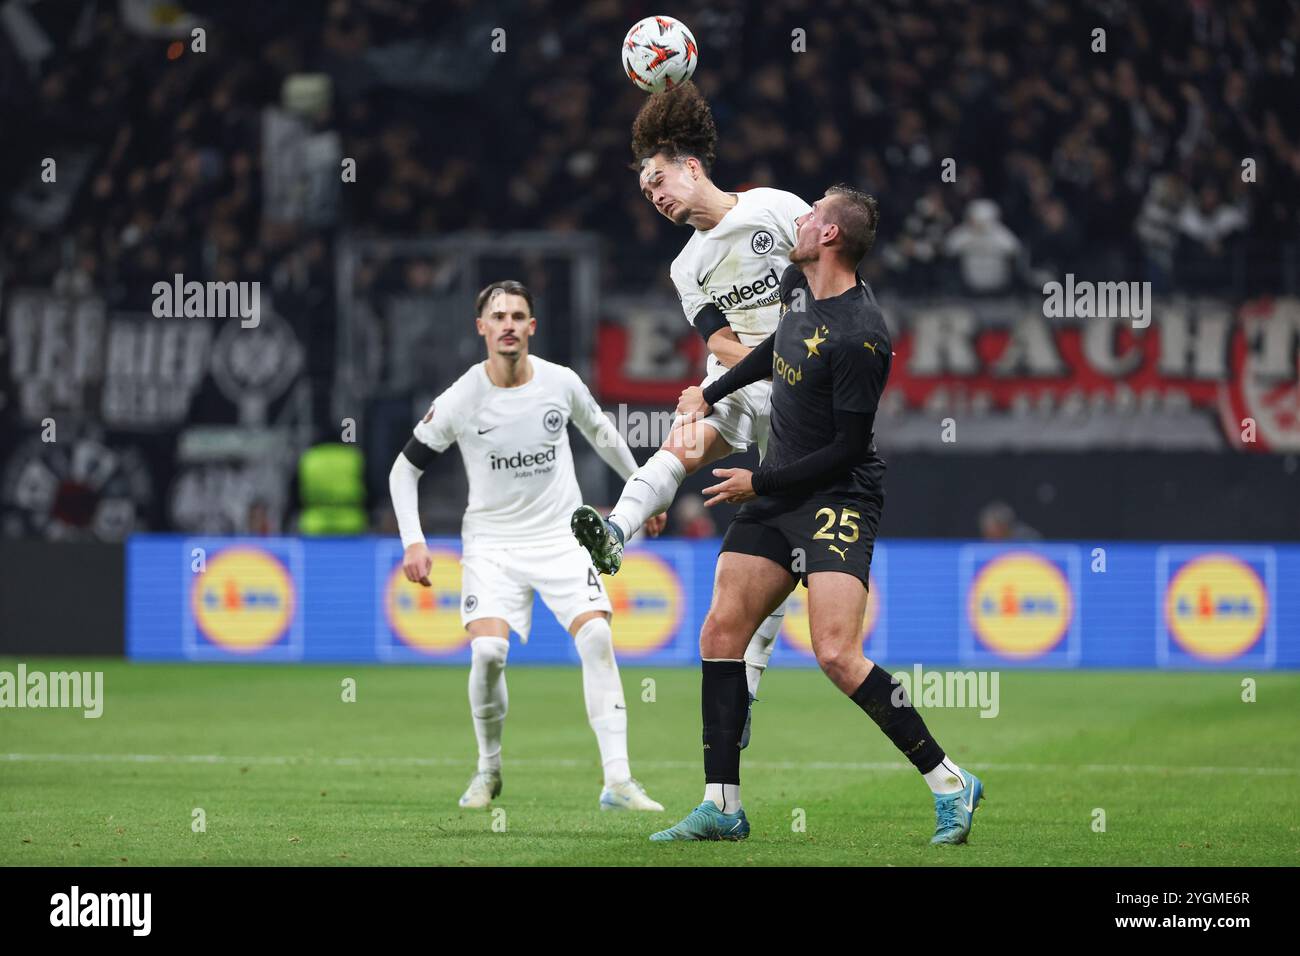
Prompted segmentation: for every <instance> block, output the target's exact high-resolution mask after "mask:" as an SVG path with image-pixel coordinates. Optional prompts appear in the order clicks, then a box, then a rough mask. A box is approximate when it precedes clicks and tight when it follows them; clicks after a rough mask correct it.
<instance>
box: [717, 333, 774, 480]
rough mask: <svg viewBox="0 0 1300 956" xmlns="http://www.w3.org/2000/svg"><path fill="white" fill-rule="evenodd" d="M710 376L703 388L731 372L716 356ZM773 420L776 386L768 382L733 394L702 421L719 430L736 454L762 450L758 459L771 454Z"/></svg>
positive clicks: (750, 386)
mask: <svg viewBox="0 0 1300 956" xmlns="http://www.w3.org/2000/svg"><path fill="white" fill-rule="evenodd" d="M707 369H708V372H707V374H706V375H705V377H704V381H703V382H701V383H700V387H704V386H705V385H708V384H710V383H712V382H714V381H716V380H717V379H719V378H721V377H722V376H723V375H725V374H726V372H727V368H726V367H725V366H724V365H723V364H722V363H721V362H719V361H718V360H717V359H716V358H714V357H713V356H712V355H710V356H709V361H708V365H707ZM771 420H772V383H771V381H769V380H767V379H764V380H763V381H760V382H753V383H752V384H750V385H746V386H745V387H744V388H742V389H740V390H738V391H735V392H732V393H731V394H730V395H728V396H727V397H726V398H724V399H722V400H721V401H720V402H718V404H716V405H714V406H713V411H711V412H709V414H708V415H706V416H705V417H704V418H702V419H700V421H702V422H705V423H707V424H709V425H711V426H713V428H715V429H716V430H717V432H718V434H719V435H721V436H722V438H723V440H724V441H725V442H726V443H727V444H728V445H730V446H731V448H732V450H733V451H735V452H744V451H746V450H748V448H749V446H750V445H757V446H758V456H759V458H763V457H764V456H766V454H767V436H768V431H769V429H770V425H771Z"/></svg>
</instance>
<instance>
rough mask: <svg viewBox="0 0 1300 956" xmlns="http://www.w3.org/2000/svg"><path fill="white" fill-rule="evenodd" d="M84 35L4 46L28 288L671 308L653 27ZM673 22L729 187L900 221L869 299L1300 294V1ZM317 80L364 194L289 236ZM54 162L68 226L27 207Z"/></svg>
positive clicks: (831, 1) (6, 104)
mask: <svg viewBox="0 0 1300 956" xmlns="http://www.w3.org/2000/svg"><path fill="white" fill-rule="evenodd" d="M72 6H75V5H67V4H57V3H49V4H45V3H41V2H38V3H35V4H33V5H31V6H30V7H29V8H28V9H29V14H30V17H31V19H32V21H33V22H34V23H35V25H36V26H37V27H38V28H39V30H40V31H42V33H43V35H44V37H45V38H46V39H47V40H48V43H47V44H46V45H45V48H44V49H42V47H41V44H39V43H37V44H35V45H33V44H32V43H31V41H30V35H28V37H27V39H26V40H24V39H23V35H22V32H21V31H15V30H14V29H13V28H12V26H10V28H8V29H0V47H2V48H3V49H0V61H3V63H4V66H3V67H0V120H3V126H4V128H5V129H6V132H7V133H8V135H6V136H5V142H6V146H7V149H6V154H7V155H6V156H4V157H3V159H0V164H3V172H4V173H5V176H4V180H3V182H4V184H5V185H3V186H0V189H3V190H6V193H5V194H4V195H3V201H4V203H5V206H6V209H7V214H6V216H5V225H4V226H3V229H2V230H0V273H2V274H4V275H5V276H6V281H7V282H11V283H19V284H44V283H54V282H55V281H56V280H57V281H58V282H60V283H64V284H68V283H71V284H72V286H73V287H76V286H77V285H79V284H80V285H88V286H92V287H95V288H97V289H101V290H104V291H106V292H107V293H108V294H109V296H110V299H111V300H119V301H121V300H124V299H129V298H130V297H131V291H132V290H134V289H139V288H140V287H141V286H143V287H144V288H145V289H147V288H148V285H149V284H150V283H152V281H154V280H156V279H157V278H158V277H159V276H167V275H170V274H172V273H174V272H189V273H199V274H204V275H208V276H211V277H214V278H219V279H227V278H235V277H241V278H252V277H261V278H262V279H263V280H264V281H266V280H273V281H275V282H277V283H290V284H296V285H297V286H299V287H302V286H308V285H311V284H313V283H321V284H323V285H326V286H328V285H329V283H330V279H329V265H330V261H329V255H328V242H329V241H330V239H331V238H332V236H333V235H334V232H335V230H336V229H338V228H340V227H346V228H349V229H352V230H358V231H363V232H371V233H382V234H446V233H450V232H454V231H457V230H463V229H484V230H504V229H550V230H579V229H582V230H592V231H595V232H597V233H600V234H601V235H602V236H604V237H606V240H607V243H606V248H607V249H608V254H609V263H608V264H609V267H610V271H609V272H608V273H607V274H606V282H607V284H608V285H610V286H617V287H620V288H623V289H626V288H629V287H631V288H634V289H636V288H644V287H646V286H647V285H648V284H650V283H655V282H661V283H662V282H665V281H666V268H665V265H666V263H667V262H668V261H669V260H670V259H671V258H672V256H673V255H674V254H675V253H676V251H677V249H678V248H679V247H680V244H681V242H682V240H683V238H684V236H683V235H682V234H680V233H677V232H675V231H674V230H670V229H666V228H664V226H663V224H662V223H661V222H659V221H658V219H657V215H656V214H655V213H654V211H653V210H652V209H651V207H650V206H649V205H648V204H647V203H645V202H644V200H643V199H642V198H641V197H640V195H639V193H638V192H637V190H636V188H635V178H634V176H633V175H632V173H631V172H630V171H629V166H630V161H631V155H630V153H629V150H628V140H629V126H630V122H631V119H632V117H633V116H634V114H635V111H636V109H637V106H638V104H639V102H640V100H641V97H642V95H643V94H641V93H640V92H639V91H637V90H636V89H635V88H634V87H633V86H632V85H631V84H630V83H629V82H628V81H627V80H626V78H625V77H624V76H623V74H622V73H621V71H620V69H619V64H618V59H617V57H618V43H619V41H620V40H621V38H622V35H623V33H624V31H625V30H626V29H627V27H628V26H630V25H631V23H632V22H633V21H634V19H635V18H636V17H638V16H641V15H644V14H647V13H652V12H656V11H655V10H651V9H650V8H649V7H646V6H645V5H643V4H639V3H637V4H626V3H618V2H614V0H595V2H590V3H584V4H581V5H571V4H563V5H557V4H553V3H546V2H543V0H526V2H499V3H495V4H493V3H486V4H485V3H478V2H472V0H450V2H449V0H439V2H437V3H407V2H398V0H331V2H329V3H328V4H325V5H323V6H322V7H321V13H320V16H319V17H318V18H317V19H315V20H312V19H311V18H308V17H304V16H302V14H301V10H300V9H299V8H296V6H295V5H293V4H286V5H267V4H261V3H259V4H250V3H244V2H238V0H236V2H224V0H187V2H186V3H185V4H184V7H185V9H186V10H187V11H188V12H189V13H190V14H192V15H194V16H195V17H197V18H198V22H200V23H203V24H205V25H206V28H207V50H206V52H204V53H194V52H192V51H191V50H190V49H189V48H188V47H185V48H184V49H183V50H182V51H180V54H179V55H177V56H175V58H171V57H170V56H169V55H167V53H166V50H167V44H166V42H165V41H163V40H160V39H159V38H158V37H157V36H155V35H149V34H148V33H146V32H143V31H141V30H140V29H138V27H137V26H136V25H135V24H134V23H133V22H132V21H131V19H130V18H129V17H128V16H127V15H126V14H127V8H128V7H129V6H130V4H129V3H126V2H124V3H122V4H121V5H120V6H117V5H113V4H99V5H98V6H94V5H91V6H89V7H86V8H81V9H80V10H73V9H71V7H72ZM643 8H644V9H643ZM674 12H675V13H677V14H680V15H681V16H682V18H683V19H684V20H686V21H687V22H688V25H689V26H690V27H691V28H692V29H693V30H694V32H695V34H696V36H697V39H698V41H699V45H700V48H701V62H700V67H699V71H698V75H697V81H698V83H699V85H700V86H701V88H702V90H703V91H704V93H705V94H706V96H707V97H708V98H709V100H710V102H711V103H712V105H713V107H714V111H715V115H716V119H717V123H718V128H719V137H720V141H719V151H718V163H717V168H716V171H715V172H716V178H717V179H718V181H719V182H720V183H723V184H728V185H732V186H734V187H743V186H745V185H754V184H768V183H770V184H775V185H780V186H781V187H783V188H786V189H790V190H792V191H795V192H798V193H800V194H802V195H804V196H806V197H809V198H812V197H814V196H816V195H819V194H820V192H821V190H822V189H823V188H824V187H825V186H826V185H828V184H829V183H830V182H832V181H837V180H843V181H848V182H851V183H853V184H855V185H857V186H859V187H862V188H865V189H867V190H869V191H870V192H872V193H874V194H875V195H876V196H878V197H879V199H880V202H881V207H882V224H881V229H880V237H879V241H878V249H877V254H876V255H875V256H874V257H872V259H871V261H870V264H869V270H870V273H871V274H872V276H873V277H875V278H877V279H879V280H880V281H882V282H885V283H888V284H889V285H890V286H891V287H896V288H898V289H900V290H904V291H906V290H917V291H921V290H934V289H945V290H952V291H957V290H962V289H965V290H967V291H970V292H974V293H998V292H1002V291H1006V290H1009V289H1015V288H1029V287H1033V286H1035V285H1037V284H1041V282H1042V281H1044V277H1045V276H1048V275H1060V274H1062V273H1064V272H1066V271H1072V272H1074V273H1076V274H1080V275H1089V274H1091V275H1097V276H1104V277H1108V278H1116V279H1118V278H1126V279H1150V280H1152V281H1153V282H1155V283H1157V288H1164V289H1168V288H1171V287H1177V288H1186V289H1192V290H1202V289H1213V290H1222V291H1226V292H1243V291H1250V292H1254V291H1267V290H1273V289H1279V288H1285V289H1290V290H1291V291H1296V289H1297V288H1298V287H1300V278H1298V277H1297V261H1298V259H1300V252H1298V251H1297V236H1300V111H1297V110H1296V109H1295V108H1294V99H1295V91H1296V89H1297V77H1296V73H1295V71H1296V57H1297V40H1298V39H1300V3H1297V2H1295V0H1276V2H1270V0H1243V2H1236V3H1232V4H1213V3H1211V2H1208V0H1165V2H1159V3H1123V2H1119V0H1092V2H1071V0H1023V2H1021V3H1012V4H999V5H987V4H971V3H965V2H959V0H872V2H870V3H853V2H848V0H826V2H821V3H817V4H811V3H807V2H793V0H784V2H783V0H773V2H766V3H763V4H750V3H742V2H726V0H715V2H710V3H708V4H705V5H699V6H692V8H691V10H689V11H687V10H679V11H674ZM498 26H500V27H504V28H505V30H506V33H505V34H504V42H505V44H506V46H505V49H504V50H503V51H501V52H493V51H492V49H491V43H492V30H493V29H494V28H495V27H498ZM1098 29H1100V30H1104V44H1105V48H1104V52H1101V51H1100V50H1095V49H1094V47H1096V46H1097V44H1098V43H1099V42H1101V41H1099V39H1098V36H1099V35H1098V34H1097V33H1095V31H1096V30H1098ZM796 31H802V32H801V33H800V32H796ZM792 44H795V45H800V44H801V45H802V47H803V49H804V51H805V52H794V51H792ZM304 73H307V74H326V75H327V76H328V77H329V86H330V92H329V100H328V107H327V108H325V109H323V110H321V111H318V112H317V113H316V114H315V115H313V116H312V117H311V123H312V128H313V129H314V130H316V131H326V130H333V131H336V132H337V134H338V137H339V140H340V146H341V152H342V155H343V156H346V157H351V158H355V159H356V161H357V175H356V182H355V183H350V184H348V185H347V186H345V187H344V188H343V189H342V191H341V198H340V201H339V204H338V209H337V212H336V213H331V214H329V215H325V216H302V217H299V219H298V221H294V220H293V219H292V218H290V219H289V220H288V221H285V220H284V218H283V217H280V218H278V219H273V218H271V217H268V216H267V215H266V212H267V209H266V205H267V203H266V197H265V196H264V189H265V188H266V186H265V184H266V181H267V179H266V170H265V168H264V167H265V164H266V163H267V161H268V157H267V151H266V149H265V148H264V145H265V144H264V142H263V138H264V135H265V127H264V124H263V119H262V111H263V108H264V107H266V106H268V105H278V104H279V103H281V101H282V97H283V89H284V84H285V81H286V79H288V78H290V77H292V76H295V75H299V74H304ZM51 155H57V156H60V157H61V158H62V159H63V160H64V162H63V164H62V168H61V179H64V180H65V186H64V187H63V192H62V193H61V194H60V195H61V200H60V202H61V203H62V205H60V203H59V202H54V201H53V200H51V199H50V198H49V196H43V195H42V194H41V193H40V192H39V191H38V190H34V189H33V186H32V182H33V180H34V178H35V175H36V171H37V170H39V168H40V160H41V158H42V157H44V156H51ZM945 158H951V159H953V160H954V161H955V167H954V172H955V179H954V181H952V182H945V181H942V180H941V178H940V173H941V171H942V168H941V164H942V161H943V160H944V159H945ZM1246 161H1249V162H1246ZM1243 163H1245V165H1246V166H1249V167H1250V171H1249V173H1247V174H1246V175H1243V172H1244V170H1245V166H1243ZM83 171H84V172H83Z"/></svg>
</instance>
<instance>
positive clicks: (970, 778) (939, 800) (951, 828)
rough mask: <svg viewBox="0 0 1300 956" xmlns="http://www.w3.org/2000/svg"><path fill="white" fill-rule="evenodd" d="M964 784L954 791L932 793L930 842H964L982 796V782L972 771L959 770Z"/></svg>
mask: <svg viewBox="0 0 1300 956" xmlns="http://www.w3.org/2000/svg"><path fill="white" fill-rule="evenodd" d="M961 776H962V780H963V781H964V782H965V784H966V786H964V787H962V788H961V789H960V790H958V791H957V792H956V793H943V794H939V793H936V794H935V795H934V818H935V822H934V836H933V837H931V839H930V842H931V843H934V844H939V843H954V844H955V843H965V842H966V837H968V836H969V835H970V826H971V823H972V822H973V821H974V817H975V811H976V810H978V809H979V805H980V800H981V799H983V797H984V784H983V783H981V782H980V778H979V777H977V776H975V775H974V774H973V773H967V772H966V771H965V770H963V771H962V772H961Z"/></svg>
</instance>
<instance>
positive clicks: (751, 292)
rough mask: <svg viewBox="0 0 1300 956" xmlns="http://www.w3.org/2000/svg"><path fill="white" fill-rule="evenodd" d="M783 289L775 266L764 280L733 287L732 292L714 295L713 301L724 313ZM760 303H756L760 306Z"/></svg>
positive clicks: (768, 271)
mask: <svg viewBox="0 0 1300 956" xmlns="http://www.w3.org/2000/svg"><path fill="white" fill-rule="evenodd" d="M780 288H781V277H780V276H778V275H777V274H776V267H775V266H773V267H772V268H771V269H769V270H767V275H765V276H763V278H761V279H758V280H756V281H754V282H751V283H749V284H747V285H739V284H737V285H733V286H732V287H731V291H730V292H723V293H721V294H716V293H715V294H714V296H713V301H714V303H715V304H716V305H717V307H718V308H719V309H721V310H722V311H723V312H725V311H727V310H728V309H734V308H736V307H737V306H740V305H744V304H745V303H747V302H749V300H750V299H757V298H758V297H760V296H763V295H766V294H767V293H769V292H771V291H773V290H776V289H780ZM758 304H759V303H755V305H758Z"/></svg>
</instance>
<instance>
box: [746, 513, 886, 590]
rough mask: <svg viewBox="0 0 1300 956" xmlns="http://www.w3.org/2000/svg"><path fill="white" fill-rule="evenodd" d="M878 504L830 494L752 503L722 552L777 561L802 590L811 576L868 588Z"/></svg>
mask: <svg viewBox="0 0 1300 956" xmlns="http://www.w3.org/2000/svg"><path fill="white" fill-rule="evenodd" d="M882 504H883V502H882V500H881V499H880V498H878V497H866V496H858V495H848V494H842V493H839V494H837V493H833V492H832V493H826V494H816V495H812V496H810V497H808V498H804V499H796V500H790V499H782V498H778V497H775V496H772V497H762V498H755V499H754V500H753V501H748V502H746V503H745V504H743V505H741V507H740V510H739V511H738V512H736V517H735V518H733V519H732V521H731V526H730V527H729V528H727V534H726V536H725V537H724V538H723V539H722V550H723V551H735V552H737V553H739V554H754V555H758V556H759V557H762V558H767V559H768V560H770V561H775V562H776V563H777V564H779V565H781V566H782V567H783V568H786V569H787V570H788V571H789V572H790V573H791V574H793V575H794V576H795V577H796V578H798V579H799V580H800V581H802V582H803V584H804V586H805V587H807V586H808V575H809V574H811V573H813V572H815V571H844V572H847V573H848V574H852V575H853V576H854V577H856V578H857V579H858V580H859V581H861V582H862V586H863V587H867V579H868V574H869V572H870V570H871V553H872V551H873V550H874V549H875V546H876V532H877V530H878V529H879V528H880V512H881V506H882Z"/></svg>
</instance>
